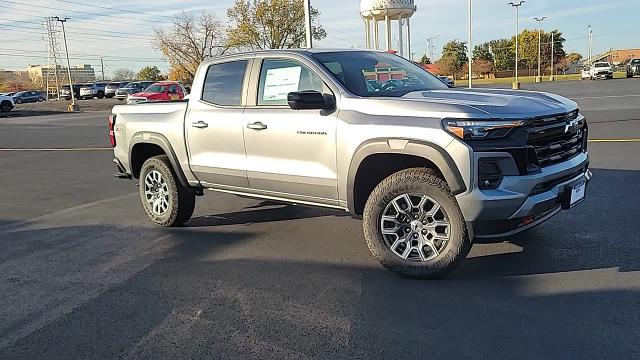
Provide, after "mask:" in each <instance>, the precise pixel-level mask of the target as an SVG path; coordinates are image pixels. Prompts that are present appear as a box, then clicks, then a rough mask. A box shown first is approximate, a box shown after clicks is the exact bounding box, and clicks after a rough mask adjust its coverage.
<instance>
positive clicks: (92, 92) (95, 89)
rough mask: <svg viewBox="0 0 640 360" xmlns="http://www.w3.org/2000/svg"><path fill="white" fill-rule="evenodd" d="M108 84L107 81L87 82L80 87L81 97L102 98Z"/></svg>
mask: <svg viewBox="0 0 640 360" xmlns="http://www.w3.org/2000/svg"><path fill="white" fill-rule="evenodd" d="M106 86H107V84H106V83H93V84H85V85H84V86H82V87H81V88H80V99H93V98H98V99H102V98H103V97H104V94H105V88H106Z"/></svg>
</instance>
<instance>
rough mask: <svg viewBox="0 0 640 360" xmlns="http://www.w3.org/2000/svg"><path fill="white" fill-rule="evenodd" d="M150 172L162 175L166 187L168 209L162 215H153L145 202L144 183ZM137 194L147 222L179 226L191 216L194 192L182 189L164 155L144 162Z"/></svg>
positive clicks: (189, 189)
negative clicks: (154, 171) (147, 218)
mask: <svg viewBox="0 0 640 360" xmlns="http://www.w3.org/2000/svg"><path fill="white" fill-rule="evenodd" d="M152 170H156V171H158V172H159V173H160V174H161V175H162V177H163V178H164V179H165V181H166V183H167V187H168V195H169V197H168V198H169V200H168V203H169V207H168V209H167V210H166V212H164V214H162V215H157V214H155V213H154V212H153V209H152V207H151V205H150V204H149V203H148V202H147V201H146V196H145V186H144V182H145V178H146V176H147V174H149V173H150V172H151V171H152ZM139 193H140V201H141V203H142V207H143V208H144V211H145V212H146V213H147V216H148V217H149V220H151V221H153V222H154V223H156V224H158V225H160V226H164V227H172V226H180V225H182V224H184V223H185V222H187V221H188V220H189V219H190V218H191V215H193V210H194V208H195V203H196V196H195V191H194V190H193V189H192V188H189V187H184V186H182V185H181V184H180V181H179V180H178V177H177V176H176V174H175V171H174V170H173V168H172V166H171V163H170V162H169V158H168V157H167V156H166V155H159V156H154V157H152V158H149V159H148V160H147V161H145V162H144V164H143V165H142V169H141V170H140V185H139Z"/></svg>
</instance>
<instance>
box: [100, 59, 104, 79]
mask: <svg viewBox="0 0 640 360" xmlns="http://www.w3.org/2000/svg"><path fill="white" fill-rule="evenodd" d="M100 68H101V69H102V82H104V61H103V60H102V57H100Z"/></svg>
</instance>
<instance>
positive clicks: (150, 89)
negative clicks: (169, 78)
mask: <svg viewBox="0 0 640 360" xmlns="http://www.w3.org/2000/svg"><path fill="white" fill-rule="evenodd" d="M165 91H167V87H166V86H164V85H151V86H149V87H148V88H147V89H146V90H145V92H150V93H163V92H165Z"/></svg>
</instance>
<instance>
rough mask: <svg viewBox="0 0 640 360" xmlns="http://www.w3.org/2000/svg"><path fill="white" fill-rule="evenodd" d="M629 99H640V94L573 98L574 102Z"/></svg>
mask: <svg viewBox="0 0 640 360" xmlns="http://www.w3.org/2000/svg"><path fill="white" fill-rule="evenodd" d="M628 97H640V94H628V95H602V96H583V97H575V98H571V99H572V100H585V99H610V98H628Z"/></svg>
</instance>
